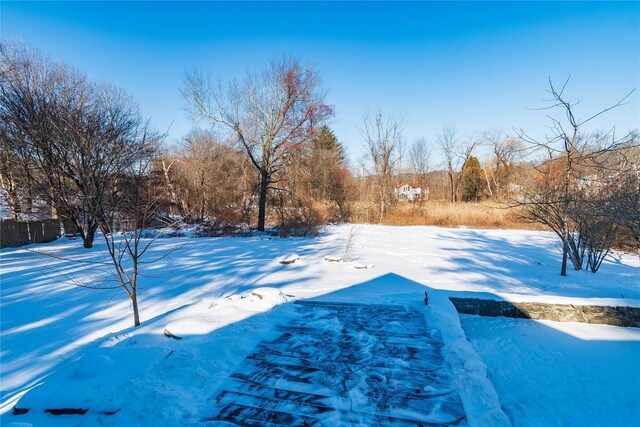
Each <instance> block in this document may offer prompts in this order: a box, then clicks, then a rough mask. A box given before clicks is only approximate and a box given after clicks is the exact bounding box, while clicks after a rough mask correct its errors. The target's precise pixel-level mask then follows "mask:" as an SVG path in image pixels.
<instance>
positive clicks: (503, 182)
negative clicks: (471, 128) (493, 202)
mask: <svg viewBox="0 0 640 427" xmlns="http://www.w3.org/2000/svg"><path fill="white" fill-rule="evenodd" d="M483 137H484V139H485V141H486V142H487V143H488V145H489V147H490V148H491V151H492V154H493V158H492V159H491V160H490V162H489V164H488V166H489V168H488V169H489V171H488V172H487V168H485V176H486V180H487V186H488V188H489V189H490V192H491V195H492V196H493V195H495V196H496V197H498V198H503V197H505V196H507V195H508V194H509V191H510V189H509V185H510V184H512V183H513V179H514V176H515V175H517V162H518V161H521V158H522V155H523V151H524V144H523V143H522V141H521V140H520V139H518V138H510V137H508V136H507V135H506V134H505V133H504V131H503V130H502V129H496V130H493V131H488V132H485V133H484V135H483ZM489 175H490V178H489ZM494 193H495V194H494Z"/></svg>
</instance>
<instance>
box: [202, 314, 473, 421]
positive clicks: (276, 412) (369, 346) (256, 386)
mask: <svg viewBox="0 0 640 427" xmlns="http://www.w3.org/2000/svg"><path fill="white" fill-rule="evenodd" d="M297 304H298V309H299V312H300V313H299V314H300V315H299V316H298V317H296V318H294V319H293V320H291V321H290V322H289V323H287V324H285V325H280V326H279V329H280V330H281V331H282V334H281V335H280V336H279V337H277V338H276V339H274V340H272V341H267V342H262V343H261V344H260V345H258V347H257V348H256V351H255V352H254V353H253V354H251V355H250V356H249V357H247V359H246V360H245V361H244V362H243V363H242V364H241V365H240V366H239V367H238V369H237V370H236V372H234V373H233V374H232V375H231V377H230V379H229V380H228V381H227V382H226V384H225V386H224V387H223V390H222V391H221V392H220V393H219V394H218V396H217V397H216V399H215V407H214V408H212V413H211V416H210V417H206V418H205V419H204V420H203V421H207V422H213V423H214V424H215V423H216V422H228V423H234V424H238V425H260V426H266V425H272V426H277V425H287V426H307V425H331V426H333V425H344V426H351V425H394V426H405V425H407V426H409V425H411V426H416V425H422V426H440V425H456V424H460V423H465V418H466V415H465V411H464V408H463V405H462V402H461V399H460V396H459V393H458V391H457V389H456V386H455V383H454V379H453V377H452V376H451V375H450V373H449V371H448V370H447V369H445V368H444V366H443V365H444V361H443V358H442V354H441V353H442V352H441V349H442V342H441V339H440V337H439V335H438V334H436V335H437V336H433V334H432V333H431V332H430V330H429V328H428V327H427V324H426V321H425V317H424V315H423V314H422V313H420V312H417V311H416V310H415V308H412V309H409V308H405V307H403V306H391V305H372V304H371V305H365V304H353V303H351V304H347V303H335V302H320V301H299V302H298V303H297Z"/></svg>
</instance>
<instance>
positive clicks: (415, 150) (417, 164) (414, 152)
mask: <svg viewBox="0 0 640 427" xmlns="http://www.w3.org/2000/svg"><path fill="white" fill-rule="evenodd" d="M408 157H409V159H408V160H409V164H410V165H411V169H412V171H413V173H414V175H415V177H416V179H417V182H418V184H419V185H420V188H421V192H420V203H422V202H423V201H424V200H425V197H426V196H427V193H426V189H427V174H428V173H429V171H430V170H431V148H430V147H429V142H428V141H427V139H426V138H418V139H416V140H415V141H414V142H413V144H411V147H410V148H409V152H408Z"/></svg>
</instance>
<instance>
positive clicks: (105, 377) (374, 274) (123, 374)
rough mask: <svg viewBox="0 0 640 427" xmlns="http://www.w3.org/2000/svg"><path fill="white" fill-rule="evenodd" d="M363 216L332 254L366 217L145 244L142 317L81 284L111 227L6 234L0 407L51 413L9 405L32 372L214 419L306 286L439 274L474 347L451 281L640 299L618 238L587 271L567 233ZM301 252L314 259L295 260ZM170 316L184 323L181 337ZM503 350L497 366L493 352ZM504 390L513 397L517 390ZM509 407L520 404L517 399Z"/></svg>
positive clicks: (314, 292) (396, 287) (56, 387)
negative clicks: (233, 376) (91, 237)
mask: <svg viewBox="0 0 640 427" xmlns="http://www.w3.org/2000/svg"><path fill="white" fill-rule="evenodd" d="M356 227H357V228H356V229H357V230H358V232H357V236H356V238H355V241H354V243H353V247H352V248H351V250H350V254H351V259H350V262H349V263H339V262H327V261H325V260H324V259H323V258H324V257H325V256H332V257H340V256H342V254H343V253H344V250H345V244H346V241H347V239H348V235H349V232H350V230H351V229H352V226H346V225H345V226H332V227H328V228H327V229H326V230H325V231H324V232H323V233H322V234H321V235H320V236H319V237H318V238H308V239H279V238H270V237H268V236H254V237H247V238H218V239H209V238H195V239H190V238H166V239H160V240H158V241H157V242H156V243H155V244H154V245H153V246H152V249H151V252H150V253H148V254H147V255H145V256H146V260H156V261H155V262H153V263H150V264H146V265H144V266H143V273H142V274H143V275H144V277H143V278H142V282H141V286H143V288H144V293H143V294H142V297H141V301H140V309H141V320H142V322H143V324H142V326H141V327H139V328H135V329H133V328H131V327H130V325H131V324H132V316H131V310H130V305H129V303H128V300H127V297H126V295H125V294H124V292H123V291H121V290H118V289H116V290H93V289H86V288H83V287H78V286H75V285H77V284H84V285H92V284H94V283H96V282H97V281H98V279H100V278H103V279H104V278H107V279H108V278H109V275H108V271H107V270H106V267H105V266H104V265H101V264H99V262H103V261H105V260H106V252H105V247H104V245H103V244H102V243H101V242H99V240H97V241H98V243H97V244H96V247H95V248H94V249H92V250H85V249H83V248H82V243H81V241H79V240H76V241H69V240H65V239H62V240H59V241H57V242H52V243H49V244H43V245H35V246H32V247H30V248H18V249H3V250H2V251H1V252H0V253H1V256H2V277H1V279H2V288H1V292H2V295H1V324H0V329H1V343H0V344H1V349H0V358H1V362H2V367H1V368H0V381H1V385H0V399H1V406H0V411H1V412H3V413H4V414H3V415H2V419H1V420H0V421H2V424H3V425H4V424H5V423H7V422H11V421H16V422H17V421H30V422H34V420H35V421H36V422H34V424H35V425H39V424H38V422H37V421H38V419H37V418H34V417H36V415H35V414H27V415H23V416H21V417H13V416H11V415H9V414H7V413H6V412H7V411H8V410H10V409H11V408H12V407H13V405H15V403H16V402H17V401H18V399H19V398H20V397H21V396H23V395H24V393H25V392H26V391H28V390H29V389H31V388H36V390H34V391H33V392H31V393H28V394H27V395H26V396H25V397H24V399H23V401H21V402H20V405H18V406H25V405H23V403H28V402H31V404H35V403H36V402H37V401H38V399H52V397H51V396H54V397H55V398H56V399H58V400H57V401H56V402H55V403H56V404H57V405H58V406H59V405H60V404H64V403H65V402H68V404H69V405H72V404H74V405H77V402H78V396H79V395H80V396H86V399H88V400H87V401H86V402H85V401H83V402H85V403H87V404H88V405H90V406H91V407H92V410H93V409H95V410H100V408H102V409H103V410H105V411H109V410H113V408H121V411H120V412H118V413H117V414H116V415H113V416H110V417H102V418H101V422H103V423H107V424H108V423H113V424H121V425H122V424H123V423H132V424H141V423H143V420H144V422H145V423H151V424H153V423H154V422H155V424H154V425H158V424H162V423H166V424H169V425H171V424H183V423H184V422H185V421H189V422H193V421H194V420H198V419H199V418H198V417H200V416H201V411H202V408H203V407H204V406H206V405H207V400H208V399H210V398H211V397H212V396H213V394H214V391H215V388H216V387H217V384H218V383H219V382H220V381H222V380H223V379H224V377H225V376H226V375H228V374H229V373H230V372H232V371H233V369H234V368H235V367H236V366H237V365H238V364H239V363H240V362H241V361H242V360H243V359H244V357H245V356H246V355H247V354H249V352H250V351H251V349H253V348H254V347H255V346H256V345H257V343H258V342H260V341H262V340H264V339H268V338H269V337H270V336H272V334H273V333H274V332H273V329H274V323H276V322H275V321H276V320H279V321H282V320H284V319H287V318H288V317H290V316H293V314H292V312H291V309H290V306H291V304H283V303H285V302H290V301H292V300H295V299H300V298H313V297H319V296H323V297H322V299H331V298H338V299H340V300H341V301H347V302H348V301H352V302H371V303H385V304H404V305H412V304H416V306H419V305H420V302H421V300H422V298H423V295H422V294H423V291H424V290H428V291H429V294H430V296H431V297H430V300H431V301H432V304H433V305H434V307H433V308H432V310H433V311H434V312H436V313H439V317H440V319H441V321H442V323H443V324H442V325H440V329H441V330H443V335H447V334H450V337H449V338H447V337H446V336H443V338H444V339H445V341H447V339H448V340H449V341H448V342H449V343H450V344H451V345H450V346H449V349H450V350H451V351H450V353H451V355H452V356H455V355H457V356H459V358H460V359H464V357H471V356H473V354H472V353H473V352H472V351H471V350H470V346H469V348H465V347H464V343H463V342H462V341H460V340H459V337H460V335H459V334H458V331H460V333H461V329H460V327H459V324H458V326H457V327H456V326H455V325H454V326H453V327H452V326H451V325H448V323H447V322H446V321H443V320H442V319H446V315H447V314H446V313H449V311H450V310H449V309H450V307H448V306H447V303H448V301H447V299H446V296H448V295H454V294H455V295H461V294H464V293H469V292H482V293H484V294H485V295H486V296H490V297H493V298H504V299H507V300H518V299H520V300H532V299H533V298H535V299H536V300H539V301H540V300H542V301H559V302H567V301H570V302H575V303H580V304H585V303H592V304H594V303H595V304H603V303H604V304H609V305H629V306H640V261H639V260H638V257H637V255H631V254H620V253H615V254H612V255H610V256H609V257H608V259H607V260H606V261H605V263H604V264H603V266H602V268H601V270H600V272H598V273H597V274H592V273H589V272H573V271H571V272H570V274H569V276H568V277H561V276H560V275H559V274H558V271H559V267H560V263H559V262H560V257H559V251H558V245H557V241H556V238H555V236H554V235H552V234H551V233H544V232H534V231H509V230H501V231H498V230H473V229H443V228H436V227H384V226H372V225H361V226H356ZM34 251H37V252H34ZM287 254H297V255H298V256H299V257H300V259H299V260H298V261H296V262H295V263H293V264H290V265H282V264H280V262H279V261H280V260H282V259H283V257H285V256H286V255H287ZM354 266H358V267H364V266H366V267H367V268H359V269H356V268H354ZM256 288H271V289H272V290H271V291H264V294H265V295H268V296H267V297H264V296H263V297H258V296H256V295H252V290H254V289H256ZM435 317H436V318H437V317H438V316H435ZM567 325H569V326H566V327H568V328H571V327H572V326H571V325H574V324H567ZM465 326H466V324H465ZM582 326H583V325H578V326H576V328H580V327H582ZM447 328H448V329H447ZM165 329H168V330H169V331H170V332H171V333H173V334H175V335H178V336H182V337H183V338H184V339H183V340H180V341H178V340H174V339H170V338H167V337H165V336H164V335H163V331H164V330H165ZM608 330H610V331H611V334H610V335H611V339H609V340H608V341H606V340H604V339H602V340H601V341H602V345H603V346H607V345H611V347H610V351H611V352H614V353H615V352H617V351H618V350H620V348H621V347H620V346H623V347H624V346H627V345H632V347H629V348H630V350H629V351H631V352H632V353H634V354H635V356H636V360H637V359H638V358H640V354H638V350H637V342H639V341H640V331H638V330H637V329H632V328H629V329H625V331H627V332H626V333H627V334H628V335H625V337H626V338H625V340H621V339H619V337H618V335H616V334H617V332H616V331H618V329H616V328H612V329H608ZM603 333H604V334H605V335H607V333H606V332H603ZM456 334H458V335H456ZM563 336H570V335H567V334H565V335H563ZM465 341H466V340H465ZM630 343H631V344H630ZM634 345H635V347H633V346H634ZM625 348H626V347H625ZM114 349H116V350H121V351H117V352H116V351H114ZM603 351H607V350H603ZM620 351H622V350H620ZM625 351H626V350H625ZM481 353H482V352H481ZM580 360H581V361H580V362H579V363H583V364H584V363H587V362H588V361H585V359H580ZM488 363H489V365H490V367H491V363H493V360H491V361H489V362H488ZM589 363H590V362H589ZM459 364H460V365H461V366H462V367H463V368H468V370H469V375H468V378H472V379H473V378H475V377H474V375H476V374H478V373H479V374H482V372H483V369H484V368H483V366H481V365H482V363H475V364H474V363H471V364H468V366H465V364H464V361H463V360H459ZM566 369H567V370H571V369H573V367H572V366H570V365H567V366H566ZM517 372H518V371H517V370H516V371H514V373H517ZM525 373H526V372H525ZM543 374H544V372H543ZM549 375H552V373H549ZM70 380H73V381H75V382H74V386H73V388H70V387H66V386H65V384H67V383H68V382H69V381H70ZM632 380H633V378H632V377H629V378H627V379H625V378H618V379H616V380H613V379H612V381H611V382H610V383H609V384H608V387H610V388H620V389H624V388H625V387H628V386H629V384H630V383H629V381H632ZM467 385H468V386H469V387H468V391H472V390H473V388H474V387H475V388H476V389H485V392H486V393H485V394H486V395H487V396H490V394H491V390H486V387H487V384H486V383H482V381H480V380H478V381H477V382H476V383H474V384H472V383H469V384H467ZM497 388H498V389H499V387H497ZM498 392H499V394H500V390H498ZM83 393H84V394H83ZM499 397H500V399H501V400H502V401H503V403H504V402H505V401H509V400H508V399H505V397H503V396H502V395H500V396H499ZM571 398H573V397H571ZM109 399H111V400H109ZM489 400H491V399H489ZM149 402H153V403H154V404H153V405H150V404H149ZM606 402H608V403H607V404H608V405H609V406H608V407H607V406H602V410H603V411H607V412H615V411H616V410H617V406H616V405H617V403H616V402H613V401H609V400H607V401H606ZM519 403H520V404H522V405H525V406H526V405H527V401H522V402H519ZM491 404H492V402H487V407H491ZM505 406H507V405H506V404H505ZM546 408H547V409H546V410H548V411H551V410H552V409H551V408H552V406H547V407H546ZM466 409H467V411H469V410H470V408H466ZM471 410H472V409H471ZM507 411H508V412H509V413H510V414H512V416H515V415H514V414H516V412H514V411H512V410H510V408H509V407H507ZM38 416H42V415H38ZM496 417H497V418H495V419H498V418H499V416H496ZM83 420H84V421H78V419H77V418H75V419H74V421H73V423H75V424H73V425H77V423H78V422H85V423H86V424H87V425H92V422H94V423H95V421H96V420H95V419H94V418H91V417H87V416H85V417H84V418H83ZM105 420H106V421H105ZM110 420H111V421H110ZM516 421H517V422H519V420H516ZM56 422H57V423H60V422H66V421H64V420H62V419H60V418H58V419H56ZM487 422H489V420H487ZM519 425H535V424H526V423H524V424H519Z"/></svg>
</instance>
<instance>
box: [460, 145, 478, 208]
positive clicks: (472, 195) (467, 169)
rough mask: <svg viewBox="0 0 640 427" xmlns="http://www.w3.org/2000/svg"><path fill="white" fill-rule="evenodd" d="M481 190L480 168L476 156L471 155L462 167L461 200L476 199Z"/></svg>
mask: <svg viewBox="0 0 640 427" xmlns="http://www.w3.org/2000/svg"><path fill="white" fill-rule="evenodd" d="M481 190H482V168H481V167H480V162H479V161H478V158H477V157H474V156H471V157H469V160H468V161H467V163H466V164H465V165H464V168H463V169H462V200H464V201H465V202H470V201H476V200H478V196H479V195H480V191H481Z"/></svg>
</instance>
